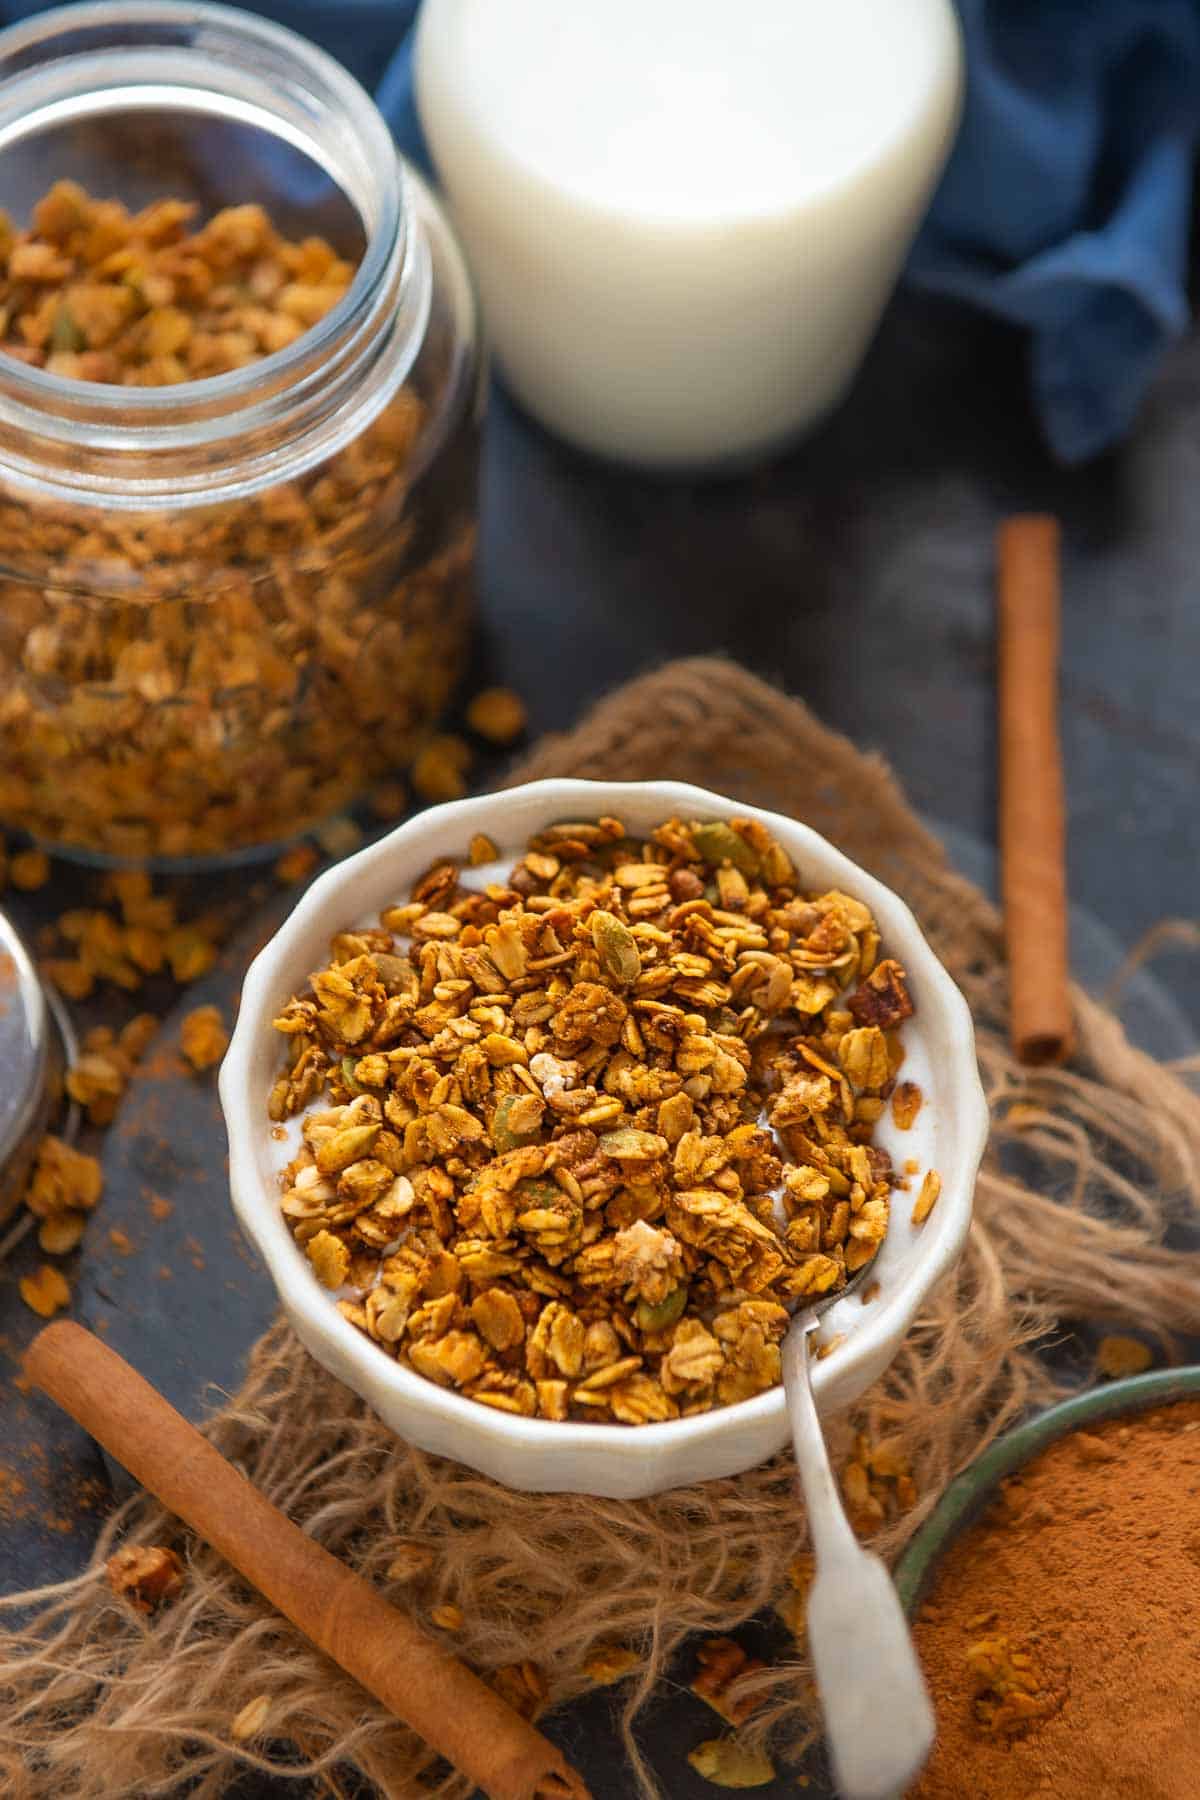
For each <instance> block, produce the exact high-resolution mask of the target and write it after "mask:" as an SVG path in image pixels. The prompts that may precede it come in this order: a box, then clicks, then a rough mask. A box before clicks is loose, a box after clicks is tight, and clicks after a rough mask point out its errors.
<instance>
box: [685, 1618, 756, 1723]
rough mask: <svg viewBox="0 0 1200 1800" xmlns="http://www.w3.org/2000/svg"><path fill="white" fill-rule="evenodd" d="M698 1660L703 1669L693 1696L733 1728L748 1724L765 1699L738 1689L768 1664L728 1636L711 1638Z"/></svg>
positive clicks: (694, 1682)
mask: <svg viewBox="0 0 1200 1800" xmlns="http://www.w3.org/2000/svg"><path fill="white" fill-rule="evenodd" d="M696 1657H697V1661H698V1662H699V1664H700V1668H699V1672H698V1673H697V1675H696V1677H695V1679H694V1680H693V1681H692V1684H691V1688H692V1692H693V1694H695V1695H696V1697H697V1698H698V1699H700V1700H703V1701H704V1702H705V1703H706V1705H708V1706H711V1707H712V1709H713V1711H714V1712H715V1713H719V1714H720V1715H721V1717H722V1718H723V1719H725V1720H726V1721H727V1722H728V1723H729V1724H730V1725H742V1724H744V1723H745V1721H746V1720H747V1719H748V1718H749V1717H750V1715H751V1713H753V1712H756V1711H757V1710H758V1708H759V1707H760V1706H761V1705H762V1697H761V1696H760V1695H757V1694H753V1695H747V1694H744V1693H743V1694H740V1695H739V1694H738V1693H737V1692H736V1691H735V1690H736V1688H737V1686H738V1684H739V1682H741V1681H742V1679H743V1678H744V1677H745V1676H747V1675H751V1674H753V1673H754V1672H755V1671H756V1670H758V1669H763V1668H765V1667H766V1664H765V1663H764V1662H762V1661H761V1660H760V1659H759V1658H757V1657H751V1656H747V1654H746V1652H745V1651H744V1650H743V1649H742V1647H741V1645H740V1644H738V1643H735V1642H734V1640H733V1639H732V1638H727V1637H715V1638H707V1639H706V1640H705V1642H704V1643H703V1644H701V1645H700V1647H699V1649H698V1651H697V1652H696Z"/></svg>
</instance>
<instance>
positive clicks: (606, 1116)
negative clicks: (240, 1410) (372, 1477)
mask: <svg viewBox="0 0 1200 1800" xmlns="http://www.w3.org/2000/svg"><path fill="white" fill-rule="evenodd" d="M221 1098H222V1104H223V1106H224V1109H225V1116H226V1121H227V1124H228V1129H229V1141H230V1176H231V1187H232V1195H233V1202H234V1206H235V1209H236V1211H237V1214H238V1217H239V1220H240V1222H241V1224H242V1227H243V1229H244V1230H245V1232H246V1234H247V1236H248V1237H249V1238H250V1240H251V1241H252V1242H253V1244H254V1245H255V1247H256V1248H257V1249H258V1251H259V1253H260V1254H261V1256H262V1257H263V1259H264V1261H265V1262H266V1264H267V1266H268V1268H269V1269H270V1270H271V1273H272V1275H273V1277H274V1280H275V1282H276V1285H277V1287H278V1290H279V1294H280V1298H281V1300H282V1303H283V1305H284V1308H285V1310H286V1312H287V1313H288V1316H289V1318H290V1319H291V1322H292V1324H293V1326H294V1327H295V1329H296V1331H297V1333H298V1335H299V1336H300V1338H301V1340H302V1341H303V1342H304V1344H305V1345H306V1346H307V1348H308V1349H309V1350H310V1351H311V1353H312V1354H313V1355H314V1356H315V1357H317V1359H318V1360H319V1361H320V1362H321V1363H323V1364H324V1365H325V1366H326V1367H327V1368H329V1369H330V1370H331V1371H332V1372H333V1373H334V1374H335V1375H336V1376H338V1378H339V1379H341V1380H342V1381H344V1382H345V1383H346V1385H347V1386H349V1387H351V1388H352V1389H354V1390H355V1391H356V1392H357V1393H359V1394H360V1395H362V1397H363V1398H364V1399H365V1400H366V1401H367V1402H368V1403H369V1404H370V1405H371V1406H372V1408H373V1409H374V1410H375V1411H376V1412H377V1413H378V1414H379V1416H380V1417H381V1418H382V1419H383V1420H384V1421H385V1422H386V1423H387V1424H388V1425H390V1426H391V1427H392V1428H393V1429H394V1430H395V1431H396V1432H397V1433H398V1434H400V1435H401V1436H403V1437H405V1438H407V1439H408V1440H409V1441H411V1442H413V1443H415V1444H417V1445H419V1446H420V1447H422V1448H423V1449H427V1450H431V1451H434V1452H436V1453H438V1454H441V1455H446V1456H451V1457H454V1458H456V1459H457V1460H459V1461H461V1462H464V1463H467V1464H468V1465H470V1466H471V1467H473V1468H476V1469H479V1470H481V1471H483V1472H484V1473H486V1474H489V1475H491V1476H493V1477H495V1478H496V1479H498V1480H500V1481H503V1482H505V1483H507V1484H508V1485H510V1486H513V1487H518V1488H528V1489H541V1490H551V1491H570V1492H586V1493H594V1494H601V1495H609V1496H615V1497H632V1496H637V1495H643V1494H650V1493H655V1492H659V1491H661V1490H663V1489H665V1488H668V1487H673V1486H676V1485H679V1484H682V1483H685V1482H691V1481H696V1480H702V1479H708V1478H714V1477H719V1476H726V1475H732V1474H736V1473H738V1472H740V1471H741V1470H743V1469H746V1468H749V1467H752V1466H754V1465H755V1464H757V1463H759V1462H761V1461H763V1460H765V1459H766V1458H768V1457H770V1456H772V1455H773V1454H775V1452H777V1451H778V1450H780V1449H781V1448H782V1447H783V1445H784V1444H785V1443H786V1441H787V1438H788V1425H787V1418H786V1414H785V1409H784V1401H783V1390H782V1388H781V1386H780V1354H779V1345H780V1342H781V1339H782V1337H783V1334H784V1332H785V1331H786V1328H787V1325H788V1322H789V1319H790V1316H791V1313H792V1312H793V1311H794V1310H796V1308H797V1307H802V1306H806V1305H810V1304H811V1303H812V1302H813V1300H815V1299H816V1298H818V1297H820V1298H822V1299H823V1300H827V1299H829V1298H830V1297H831V1296H832V1297H834V1301H833V1304H832V1305H830V1306H829V1307H828V1310H826V1311H825V1312H824V1313H823V1317H822V1321H821V1326H820V1329H819V1332H818V1336H817V1339H816V1347H817V1361H816V1362H815V1365H814V1386H815V1390H816V1394H817V1399H818V1404H819V1405H820V1406H821V1407H822V1408H823V1409H826V1410H831V1409H834V1408H838V1407H841V1406H845V1405H847V1404H848V1403H850V1402H851V1401H853V1400H854V1399H856V1398H857V1397H858V1396H859V1395H860V1394H861V1393H862V1392H863V1391H864V1390H865V1389H866V1388H867V1387H868V1386H870V1384H871V1383H872V1382H873V1381H874V1380H875V1379H876V1378H877V1377H878V1376H879V1374H880V1373H881V1372H882V1370H883V1369H884V1368H885V1367H886V1366H887V1364H888V1362H889V1361H890V1359H891V1357H892V1356H893V1355H894V1354H895V1351H896V1349H897V1347H898V1345H899V1343H900V1341H901V1339H902V1338H903V1335H904V1333H905V1331H906V1330H907V1328H908V1326H909V1324H910V1323H911V1321H912V1319H913V1317H914V1315H915V1313H916V1310H917V1308H918V1306H919V1305H920V1303H921V1300H922V1299H923V1297H924V1296H925V1295H926V1294H927V1293H928V1291H929V1289H930V1288H931V1286H932V1285H933V1283H934V1282H935V1281H936V1280H937V1279H938V1278H939V1277H940V1276H941V1275H942V1274H943V1273H944V1272H945V1271H946V1270H947V1269H948V1268H949V1267H950V1265H951V1264H952V1263H953V1261H954V1260H955V1258H956V1257H957V1255H958V1253H959V1251H960V1250H961V1248H962V1244H963V1241H964V1239H965V1236H966V1232H967V1228H968V1225H969V1221H970V1211H971V1202H972V1193H973V1187H974V1180H975V1174H976V1170H977V1167H978V1163H979V1159H980V1156H981V1154H982V1150H983V1145H984V1141H985V1138H986V1131H987V1112H986V1107H985V1104H984V1098H983V1093H982V1090H981V1087H980V1083H979V1076H978V1071H977V1067H976V1063H975V1053H974V1041H973V1034H972V1029H971V1021H970V1016H969V1014H968V1011H967V1007H966V1004H965V1002H964V1000H963V998H962V996H961V994H960V993H959V992H958V990H957V988H956V987H955V985H954V983H953V982H952V981H951V979H950V977H949V976H948V975H947V974H946V972H945V970H944V969H943V968H942V967H941V965H940V963H939V962H938V961H937V959H936V957H935V956H934V954H933V952H932V950H931V949H930V948H929V946H928V944H927V943H926V942H925V939H924V938H923V936H922V934H921V932H920V929H919V927H918V926H917V924H916V921H915V920H914V919H913V917H912V915H911V913H910V912H909V911H908V909H907V907H906V906H905V905H904V904H903V902H902V901H900V900H899V899H898V898H897V897H896V896H895V895H894V894H892V893H891V892H890V891H889V890H887V889H886V888H884V887H883V886H882V885H881V884H880V883H879V882H877V881H876V880H874V878H872V877H871V876H869V875H868V874H867V873H866V872H865V871H864V870H862V869H860V868H858V867H857V866H856V865H855V864H853V863H851V862H850V861H849V860H848V859H847V858H846V857H844V856H842V855H841V853H840V852H839V851H837V850H836V849H834V848H833V846H832V845H830V844H828V843H827V842H825V840H824V839H822V838H820V837H819V836H818V835H817V834H816V833H815V832H813V831H811V830H809V829H808V828H807V827H805V826H804V825H802V824H799V823H797V822H796V821H793V820H790V819H785V818H783V817H781V816H779V815H777V814H772V813H767V812H763V811H760V810H758V809H755V808H753V807H749V806H746V805H743V804H740V803H737V802H735V801H732V800H727V799H724V798H722V797H721V796H719V795H715V794H710V793H707V792H705V791H703V790H701V789H698V788H692V787H686V786H682V785H679V784H675V783H669V782H638V783H606V782H587V781H574V780H572V781H545V782H538V783H534V784H531V785H529V786H526V787H520V788H513V789H510V790H508V791H507V792H503V793H499V794H491V795H486V796H482V797H480V798H476V799H470V800H462V801H457V802H454V803H452V804H449V805H445V806H439V807H435V808H433V809H431V810H430V811H428V812H425V813H422V814H421V815H419V816H418V817H417V818H415V819H413V820H411V821H409V822H408V823H407V824H405V825H402V826H401V827H400V828H399V829H398V830H397V831H394V832H392V833H391V834H390V835H388V836H387V837H385V838H383V839H382V840H380V841H379V842H377V843H375V844H373V845H371V846H370V847H369V848H367V849H365V850H363V851H361V852H359V854H358V855H356V856H353V857H350V858H349V859H347V860H346V861H345V862H342V863H339V864H338V865H337V866H336V867H334V868H333V869H331V870H329V871H328V872H327V873H326V874H325V875H323V876H322V877H321V878H320V879H319V880H318V881H317V882H315V883H314V884H313V886H312V887H311V888H310V889H309V890H308V892H307V893H306V894H305V895H304V896H303V898H302V899H301V900H300V902H299V904H298V905H297V907H296V908H295V910H294V912H293V913H292V915H291V916H290V918H289V919H288V920H287V921H286V923H285V924H284V925H283V927H282V928H281V929H280V930H279V932H277V934H276V935H275V937H274V938H273V939H272V940H271V942H270V943H269V944H268V945H267V946H266V948H265V949H264V950H263V951H262V952H261V953H260V955H259V956H258V957H257V959H256V960H255V962H254V963H253V965H252V966H251V968H250V970H249V972H248V974H247V977H246V981H245V985H244V988H243V993H242V1005H241V1012H240V1015H239V1019H238V1024H237V1028H236V1030H235V1032H234V1036H233V1041H232V1044H231V1046H230V1050H229V1053H228V1056H227V1058H226V1061H225V1064H224V1067H223V1069H222V1071H221ZM849 1283H853V1289H852V1291H848V1292H847V1294H846V1297H845V1299H844V1300H837V1299H836V1296H837V1295H838V1294H839V1293H840V1291H841V1290H842V1289H843V1288H846V1287H847V1286H848V1284H849Z"/></svg>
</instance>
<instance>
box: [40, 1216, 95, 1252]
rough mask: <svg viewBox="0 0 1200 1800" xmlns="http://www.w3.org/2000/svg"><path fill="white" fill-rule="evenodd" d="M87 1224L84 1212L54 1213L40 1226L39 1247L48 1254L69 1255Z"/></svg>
mask: <svg viewBox="0 0 1200 1800" xmlns="http://www.w3.org/2000/svg"><path fill="white" fill-rule="evenodd" d="M86 1224H87V1219H86V1218H85V1216H84V1214H83V1213H77V1212H63V1213H54V1214H52V1215H51V1217H50V1218H48V1219H43V1220H42V1222H41V1224H40V1225H39V1226H38V1234H37V1238H38V1248H39V1249H40V1250H44V1251H45V1252H46V1255H47V1256H67V1255H69V1254H70V1252H71V1251H72V1250H74V1249H75V1248H76V1247H77V1246H78V1244H79V1240H80V1239H81V1238H82V1236H83V1232H84V1227H85V1226H86Z"/></svg>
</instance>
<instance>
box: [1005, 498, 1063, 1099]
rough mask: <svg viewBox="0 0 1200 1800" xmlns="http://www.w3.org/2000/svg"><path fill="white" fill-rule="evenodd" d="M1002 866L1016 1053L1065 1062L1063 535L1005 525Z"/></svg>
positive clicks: (1042, 521) (1022, 521) (1038, 517)
mask: <svg viewBox="0 0 1200 1800" xmlns="http://www.w3.org/2000/svg"><path fill="white" fill-rule="evenodd" d="M996 555H997V565H998V636H999V656H998V663H999V688H1000V692H999V707H1000V731H999V735H1000V860H1001V888H1002V892H1003V899H1004V932H1005V939H1006V942H1007V947H1008V968H1009V984H1010V1023H1009V1029H1010V1033H1011V1036H1012V1044H1013V1049H1014V1050H1015V1052H1016V1055H1017V1057H1018V1058H1019V1060H1020V1061H1021V1062H1023V1063H1056V1062H1062V1061H1063V1060H1064V1059H1065V1058H1066V1057H1067V1056H1069V1055H1070V1052H1071V1047H1072V1043H1073V1036H1074V1032H1073V1025H1072V1019H1071V998H1070V986H1069V981H1070V973H1069V964H1068V951H1067V880H1066V857H1065V835H1066V827H1065V816H1064V805H1063V774H1062V757H1061V753H1060V749H1059V740H1058V655H1059V531H1058V524H1057V522H1056V520H1054V519H1053V518H1050V517H1047V516H1045V515H1043V514H1035V513H1029V514H1022V515H1019V516H1017V517H1015V518H1011V519H1007V520H1006V521H1005V522H1004V523H1003V524H1002V525H1001V527H1000V529H999V532H998V533H997V538H996Z"/></svg>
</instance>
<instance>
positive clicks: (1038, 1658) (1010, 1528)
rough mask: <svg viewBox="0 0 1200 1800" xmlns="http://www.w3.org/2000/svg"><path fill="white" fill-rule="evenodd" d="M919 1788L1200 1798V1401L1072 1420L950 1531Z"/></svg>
mask: <svg viewBox="0 0 1200 1800" xmlns="http://www.w3.org/2000/svg"><path fill="white" fill-rule="evenodd" d="M916 1638H917V1645H918V1649H919V1651H920V1654H921V1659H922V1662H923V1664H924V1667H925V1672H926V1675H927V1677H928V1680H929V1685H930V1688H931V1691H932V1693H933V1698H934V1704H935V1707H936V1709H937V1715H938V1740H937V1745H936V1748H935V1750H934V1754H933V1758H932V1760H931V1762H930V1765H929V1767H928V1768H927V1770H926V1771H925V1774H924V1775H923V1776H922V1778H921V1780H920V1781H919V1782H918V1783H917V1784H916V1786H915V1788H913V1789H912V1790H911V1794H910V1800H1200V1708H1198V1707H1197V1695H1198V1694H1200V1401H1187V1402H1179V1403H1177V1404H1174V1405H1169V1406H1163V1407H1160V1408H1157V1409H1156V1410H1155V1411H1153V1412H1148V1413H1145V1414H1142V1415H1141V1416H1140V1417H1136V1418H1133V1419H1130V1420H1125V1421H1123V1420H1119V1419H1116V1420H1111V1421H1108V1422H1107V1423H1105V1424H1102V1425H1098V1426H1097V1427H1096V1428H1095V1430H1094V1431H1087V1432H1084V1431H1077V1432H1074V1433H1072V1434H1071V1435H1070V1436H1069V1437H1066V1438H1064V1439H1063V1440H1062V1441H1061V1442H1059V1443H1057V1444H1055V1445H1053V1446H1052V1447H1051V1448H1050V1449H1049V1450H1047V1451H1045V1452H1044V1454H1043V1455H1042V1456H1040V1457H1039V1458H1038V1459H1037V1460H1036V1461H1035V1462H1033V1463H1032V1464H1030V1465H1029V1467H1028V1468H1027V1469H1024V1470H1022V1471H1021V1472H1020V1473H1019V1474H1018V1475H1016V1476H1014V1477H1012V1478H1011V1479H1010V1480H1009V1481H1008V1482H1006V1483H1005V1484H1004V1489H1003V1492H1002V1494H1001V1497H1000V1499H999V1500H998V1501H997V1503H996V1505H995V1506H993V1507H992V1508H991V1510H990V1511H989V1512H988V1514H987V1515H986V1516H985V1517H984V1519H983V1520H982V1521H981V1522H980V1523H979V1524H978V1525H977V1526H975V1527H974V1528H972V1529H971V1530H970V1531H968V1532H967V1533H966V1534H965V1536H964V1537H963V1538H962V1539H961V1540H960V1541H959V1542H958V1543H957V1544H956V1545H955V1546H954V1548H953V1549H952V1550H951V1551H950V1552H949V1553H948V1555H947V1557H946V1560H945V1562H944V1563H943V1564H942V1566H941V1569H940V1571H939V1573H938V1575H937V1577H936V1580H935V1584H934V1588H933V1590H932V1593H931V1595H930V1600H929V1603H928V1604H927V1605H926V1606H925V1607H924V1608H923V1609H922V1612H921V1614H920V1617H919V1619H918V1623H917V1629H916Z"/></svg>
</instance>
